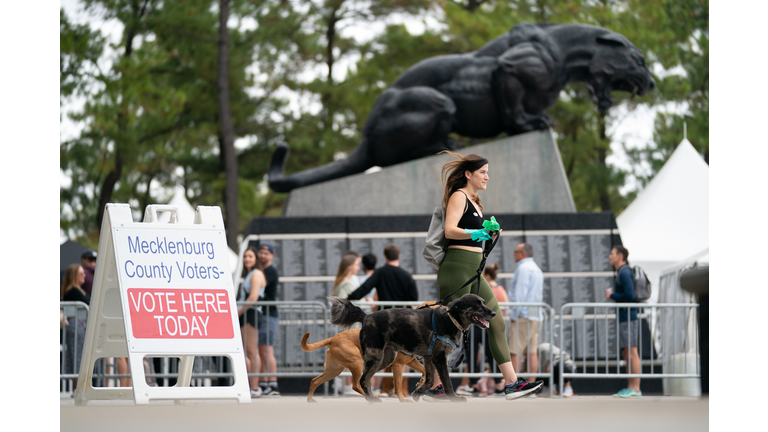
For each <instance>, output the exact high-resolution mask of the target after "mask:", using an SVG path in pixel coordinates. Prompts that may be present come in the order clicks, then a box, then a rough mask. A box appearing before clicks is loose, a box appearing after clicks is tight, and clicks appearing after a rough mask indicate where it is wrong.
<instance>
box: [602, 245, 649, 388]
mask: <svg viewBox="0 0 768 432" xmlns="http://www.w3.org/2000/svg"><path fill="white" fill-rule="evenodd" d="M628 258H629V251H628V250H627V249H626V248H624V247H623V246H614V247H613V248H612V249H611V253H610V254H609V255H608V262H609V263H610V264H611V265H612V266H613V268H614V269H616V280H615V281H614V288H613V289H612V290H611V289H607V290H605V298H606V299H610V300H614V301H615V302H617V303H632V302H634V301H635V282H634V280H633V275H632V269H630V268H629V264H628V263H627V259H628ZM627 315H628V314H627V308H619V348H620V349H621V355H622V357H623V358H624V361H626V362H627V373H632V374H639V373H640V372H641V368H640V355H639V354H638V352H637V344H638V342H637V341H638V339H639V337H638V335H639V333H640V326H639V321H638V320H637V309H636V308H629V317H627ZM630 368H631V372H630ZM642 395H643V393H642V392H641V391H640V378H629V380H628V382H627V388H625V389H622V390H620V391H619V392H618V393H616V394H615V395H614V396H615V397H624V398H635V397H641V396H642Z"/></svg>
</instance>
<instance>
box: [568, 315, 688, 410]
mask: <svg viewBox="0 0 768 432" xmlns="http://www.w3.org/2000/svg"><path fill="white" fill-rule="evenodd" d="M696 308H698V304H695V303H670V304H637V303H566V304H564V305H563V306H562V307H561V308H560V316H559V329H560V333H559V340H560V342H561V347H562V348H563V349H564V350H565V351H567V352H569V353H581V356H579V355H577V354H574V355H573V356H572V359H573V362H574V364H575V366H576V369H575V370H574V371H573V372H565V370H564V367H565V362H563V361H560V359H555V361H556V362H558V367H559V368H560V371H559V372H560V373H559V382H558V389H559V392H560V394H561V395H562V394H563V393H562V392H563V387H564V382H565V380H566V379H569V378H621V379H624V378H641V379H648V378H661V379H686V378H700V377H701V375H700V374H701V372H700V368H699V346H698V326H697V321H696ZM621 309H626V310H627V313H628V314H629V310H630V309H637V310H638V320H639V322H640V323H641V324H642V321H644V320H645V321H649V322H651V323H652V324H651V325H650V327H651V328H652V329H653V332H652V335H651V338H652V339H651V340H650V341H644V340H643V331H642V325H640V326H638V327H639V329H640V331H639V334H638V341H637V346H638V357H639V359H640V365H641V369H640V372H641V373H639V374H633V373H629V372H623V373H622V371H621V370H622V369H624V370H626V371H631V370H632V356H629V359H628V360H629V361H626V360H624V359H623V358H622V355H621V350H620V349H619V343H618V342H619V331H620V328H621V327H620V323H619V310H621ZM629 328H631V327H626V329H627V330H626V331H629ZM599 330H600V331H599ZM566 333H568V334H569V335H570V337H568V336H566ZM578 333H581V337H580V338H579V341H580V344H581V346H579V344H578V343H577V342H575V337H576V334H578ZM588 333H591V334H592V335H598V334H602V335H603V338H596V337H593V338H590V337H588ZM644 342H645V343H644ZM648 342H650V343H648ZM646 346H648V347H650V348H649V349H650V350H651V352H650V353H649V352H644V349H645V347H646ZM659 354H660V355H661V358H659ZM681 362H682V363H683V364H682V365H680V363H681Z"/></svg>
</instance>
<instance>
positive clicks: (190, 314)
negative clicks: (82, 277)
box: [128, 288, 234, 339]
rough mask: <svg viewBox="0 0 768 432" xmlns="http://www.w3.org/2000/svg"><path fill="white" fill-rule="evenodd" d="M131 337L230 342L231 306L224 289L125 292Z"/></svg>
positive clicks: (231, 329) (129, 290) (152, 289)
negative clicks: (228, 340) (126, 293)
mask: <svg viewBox="0 0 768 432" xmlns="http://www.w3.org/2000/svg"><path fill="white" fill-rule="evenodd" d="M128 307H129V310H130V314H131V327H132V329H133V337H135V338H144V339H232V338H233V337H234V329H233V328H232V305H231V304H230V302H229V294H228V293H227V291H226V290H223V289H164V288H130V289H128Z"/></svg>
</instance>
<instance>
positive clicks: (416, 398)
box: [411, 393, 421, 402]
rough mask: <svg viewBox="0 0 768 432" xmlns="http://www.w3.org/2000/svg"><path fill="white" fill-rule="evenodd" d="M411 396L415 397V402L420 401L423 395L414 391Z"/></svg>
mask: <svg viewBox="0 0 768 432" xmlns="http://www.w3.org/2000/svg"><path fill="white" fill-rule="evenodd" d="M411 397H412V398H413V401H414V402H418V401H419V398H420V397H421V395H420V394H415V393H414V394H413V395H411Z"/></svg>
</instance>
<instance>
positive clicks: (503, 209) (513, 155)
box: [283, 131, 576, 216]
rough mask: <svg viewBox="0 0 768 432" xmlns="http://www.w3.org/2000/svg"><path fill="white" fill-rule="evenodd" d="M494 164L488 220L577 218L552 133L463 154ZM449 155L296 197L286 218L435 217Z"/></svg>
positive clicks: (486, 201)
mask: <svg viewBox="0 0 768 432" xmlns="http://www.w3.org/2000/svg"><path fill="white" fill-rule="evenodd" d="M457 153H461V154H471V153H475V154H478V155H480V156H482V157H484V158H486V159H488V161H489V162H490V163H489V174H490V180H489V181H488V189H486V190H485V191H483V192H481V193H480V197H481V199H482V204H483V206H484V208H485V210H484V211H483V213H484V214H488V215H492V214H510V213H575V212H576V206H575V204H574V202H573V197H572V196H571V188H570V186H569V184H568V179H567V177H566V175H565V170H564V168H563V163H562V160H561V158H560V152H559V151H558V148H557V143H556V142H555V139H554V137H553V136H552V133H551V132H550V131H534V132H529V133H526V134H522V135H516V136H512V137H507V138H503V139H500V140H497V141H493V142H489V143H485V144H481V145H476V146H471V147H467V148H463V149H460V150H459V151H457ZM451 159H452V158H451V157H450V156H449V155H435V156H429V157H425V158H421V159H417V160H413V161H410V162H406V163H402V164H398V165H392V166H389V167H386V168H383V169H382V170H381V171H377V172H373V173H369V174H365V173H363V174H355V175H352V176H347V177H343V178H340V179H336V180H331V181H327V182H323V183H319V184H316V185H311V186H307V187H303V188H299V189H294V190H293V191H291V193H290V195H289V197H288V200H287V201H286V204H285V206H284V208H283V216H373V215H375V216H392V215H430V214H432V211H433V210H434V208H435V207H436V206H438V205H440V203H441V202H442V199H443V189H442V185H441V181H440V170H441V169H442V167H443V164H445V163H446V162H448V161H450V160H451Z"/></svg>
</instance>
